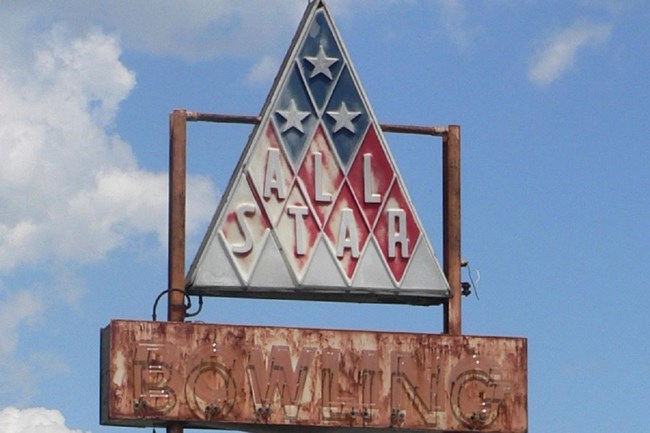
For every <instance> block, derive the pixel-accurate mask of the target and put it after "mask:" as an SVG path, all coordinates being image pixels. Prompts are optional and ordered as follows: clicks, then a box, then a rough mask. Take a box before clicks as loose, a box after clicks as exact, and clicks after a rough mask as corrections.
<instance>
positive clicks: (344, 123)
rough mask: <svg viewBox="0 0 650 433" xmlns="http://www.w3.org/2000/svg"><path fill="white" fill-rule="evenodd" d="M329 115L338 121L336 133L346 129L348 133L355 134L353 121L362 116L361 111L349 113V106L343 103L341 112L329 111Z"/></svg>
mask: <svg viewBox="0 0 650 433" xmlns="http://www.w3.org/2000/svg"><path fill="white" fill-rule="evenodd" d="M327 114H329V115H330V117H332V118H334V120H336V124H335V125H334V132H338V131H339V129H341V128H345V129H347V130H348V131H350V132H352V133H354V132H355V129H354V125H353V124H352V121H353V120H354V119H355V118H356V117H357V116H359V115H360V114H361V111H349V110H348V106H347V105H345V102H341V106H340V107H339V111H328V112H327Z"/></svg>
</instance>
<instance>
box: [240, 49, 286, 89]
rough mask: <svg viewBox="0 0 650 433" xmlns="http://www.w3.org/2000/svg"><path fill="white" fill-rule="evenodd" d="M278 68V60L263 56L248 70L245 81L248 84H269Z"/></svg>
mask: <svg viewBox="0 0 650 433" xmlns="http://www.w3.org/2000/svg"><path fill="white" fill-rule="evenodd" d="M279 67H280V61H279V59H277V58H275V57H271V56H264V57H262V58H261V59H260V61H259V62H257V63H256V64H255V65H253V67H252V68H251V69H250V71H249V72H248V75H247V76H246V81H247V82H248V83H249V84H259V83H267V82H270V81H271V80H273V77H275V75H276V74H277V73H278V69H279Z"/></svg>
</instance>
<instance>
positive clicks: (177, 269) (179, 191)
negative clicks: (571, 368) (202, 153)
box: [168, 109, 462, 335]
mask: <svg viewBox="0 0 650 433" xmlns="http://www.w3.org/2000/svg"><path fill="white" fill-rule="evenodd" d="M188 121H190V122H214V123H241V124H250V125H257V124H259V123H260V121H261V119H260V117H259V116H242V115H232V114H217V113H200V112H196V111H189V110H182V109H177V110H174V111H173V112H172V113H171V114H170V171H169V173H170V175H169V176H170V181H169V287H168V289H170V291H169V302H168V320H169V321H183V320H184V318H185V308H184V304H183V298H184V293H183V291H184V290H185V197H186V191H185V188H186V147H187V143H186V140H187V122H188ZM379 126H380V127H381V129H382V130H383V131H384V132H393V133H402V134H418V135H430V136H435V137H442V154H443V156H442V158H443V174H442V175H443V268H444V272H445V275H446V277H447V280H448V282H449V285H450V289H451V297H450V298H449V299H448V300H446V301H445V303H444V318H443V322H444V323H443V326H444V332H445V333H446V334H450V335H460V334H461V296H462V295H461V292H462V285H461V254H460V247H461V243H460V239H461V237H460V234H461V226H460V224H461V220H460V126H458V125H449V126H416V125H395V124H380V125H379ZM171 289H174V290H171Z"/></svg>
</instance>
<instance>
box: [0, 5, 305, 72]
mask: <svg viewBox="0 0 650 433" xmlns="http://www.w3.org/2000/svg"><path fill="white" fill-rule="evenodd" d="M4 3H6V2H3V4H2V5H0V16H9V15H10V14H11V15H12V16H14V17H17V18H19V19H20V20H21V21H22V22H24V23H46V24H48V23H52V22H65V23H68V24H71V25H72V24H74V26H75V27H76V28H78V29H80V31H86V30H87V27H88V25H90V24H91V23H92V24H95V25H102V26H105V27H106V28H109V29H118V31H119V34H120V36H121V38H122V40H123V43H124V45H125V46H127V47H128V48H132V49H136V50H140V51H145V52H148V53H152V54H156V55H171V56H177V57H180V58H184V59H189V60H203V59H209V58H213V57H215V56H219V55H224V54H225V55H243V56H251V55H252V56H259V55H262V54H263V53H266V52H268V51H269V50H271V51H273V50H276V49H277V48H279V47H280V46H282V45H284V44H286V43H288V41H289V38H290V37H291V34H292V32H293V29H295V26H296V24H297V23H298V21H299V19H300V17H301V16H302V13H303V11H304V10H305V6H306V5H307V2H306V0H282V1H279V0H275V1H273V2H259V1H255V2H253V1H250V0H244V1H232V0H194V1H191V2H179V1H175V0H158V1H138V2H133V1H127V0H116V1H110V2H101V3H98V2H88V1H85V0H71V1H66V2H65V3H63V4H61V5H60V6H59V5H57V7H53V5H52V2H51V1H49V0H33V1H29V2H22V3H23V4H22V5H20V6H18V5H12V4H4ZM9 3H11V2H9Z"/></svg>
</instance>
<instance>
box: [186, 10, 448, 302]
mask: <svg viewBox="0 0 650 433" xmlns="http://www.w3.org/2000/svg"><path fill="white" fill-rule="evenodd" d="M186 285H187V287H188V292H189V293H192V294H203V295H213V296H243V297H269V298H278V297H282V298H285V299H286V298H292V299H318V300H339V301H354V302H395V303H411V304H427V305H428V304H438V303H441V302H442V301H443V300H444V299H446V298H448V296H449V285H448V283H447V280H446V278H445V276H444V274H443V272H442V270H441V268H440V265H439V263H438V260H437V259H436V255H435V254H434V251H433V248H432V247H431V243H430V242H429V240H428V238H427V235H426V233H425V231H424V230H423V228H422V225H421V223H420V221H419V219H418V216H417V214H416V212H415V209H414V207H413V203H412V201H411V200H410V198H409V196H408V192H407V190H406V187H405V185H404V182H403V181H402V178H401V176H400V174H399V172H398V171H397V167H396V165H395V162H394V160H393V158H392V156H391V154H390V151H389V149H388V146H387V145H386V140H385V138H384V135H383V132H382V130H381V128H380V126H379V123H378V122H377V120H376V118H375V116H374V114H373V112H372V109H371V107H370V104H369V103H368V100H367V98H366V96H365V93H364V91H363V89H362V87H361V85H360V82H359V79H358V78H357V75H356V73H355V71H354V68H353V66H352V62H351V61H350V58H349V55H348V53H347V51H346V49H345V47H344V45H343V42H342V40H341V38H340V36H339V34H338V31H337V29H336V27H335V25H334V22H333V21H332V18H331V16H330V14H329V12H328V10H327V8H326V7H325V5H324V4H323V3H322V2H320V1H314V2H312V3H311V4H310V5H309V6H308V9H307V11H306V13H305V16H304V17H303V20H302V22H301V24H300V27H299V29H298V32H297V34H296V37H295V38H294V41H293V43H292V45H291V47H290V49H289V52H288V54H287V57H286V59H285V61H284V63H283V66H282V67H281V70H280V73H279V75H278V78H277V79H276V80H275V84H274V86H273V88H272V90H271V92H270V94H269V97H268V99H267V101H266V104H265V106H264V108H263V111H262V114H261V116H260V122H259V124H258V125H257V126H256V127H255V129H254V131H253V133H252V134H251V136H250V138H249V141H248V143H247V145H246V148H245V150H244V153H243V155H242V158H241V160H240V163H239V164H238V166H237V167H236V169H235V172H234V174H233V176H232V178H231V180H230V183H229V185H228V187H227V189H226V191H225V193H224V195H223V197H222V201H221V203H220V205H219V207H218V208H217V211H216V213H215V215H214V217H213V220H212V223H211V224H210V227H209V229H208V232H207V234H206V236H205V238H204V240H203V243H202V245H201V247H200V249H199V251H198V253H197V255H196V257H195V259H194V262H193V264H192V266H191V268H190V271H189V273H188V276H187V281H186Z"/></svg>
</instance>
